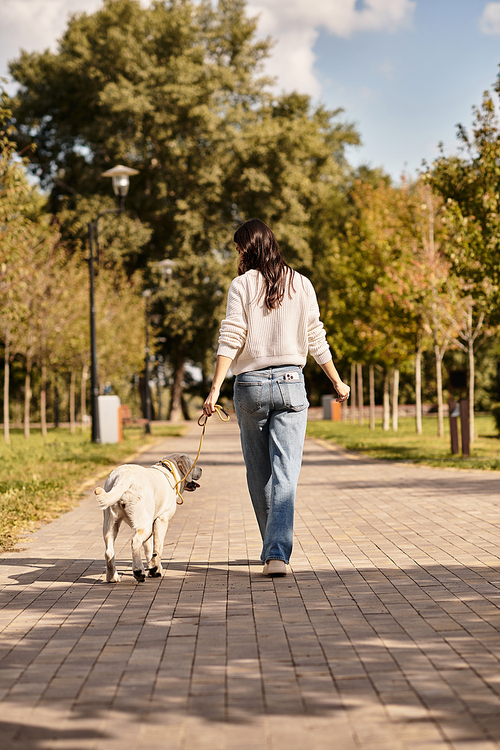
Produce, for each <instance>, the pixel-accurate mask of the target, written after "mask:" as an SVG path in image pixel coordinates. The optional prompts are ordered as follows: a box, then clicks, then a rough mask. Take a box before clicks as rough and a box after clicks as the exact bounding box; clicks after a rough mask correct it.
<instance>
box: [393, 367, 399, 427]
mask: <svg viewBox="0 0 500 750" xmlns="http://www.w3.org/2000/svg"><path fill="white" fill-rule="evenodd" d="M398 416H399V367H395V368H394V380H393V383H392V429H393V430H394V432H397V431H398Z"/></svg>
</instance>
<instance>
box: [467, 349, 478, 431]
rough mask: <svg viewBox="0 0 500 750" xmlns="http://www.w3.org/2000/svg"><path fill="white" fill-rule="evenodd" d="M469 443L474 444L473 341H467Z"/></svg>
mask: <svg viewBox="0 0 500 750" xmlns="http://www.w3.org/2000/svg"><path fill="white" fill-rule="evenodd" d="M468 343H469V351H468V354H469V442H470V444H471V445H472V444H473V443H474V432H475V431H474V380H475V375H476V371H475V366H474V341H473V340H472V339H469V342H468Z"/></svg>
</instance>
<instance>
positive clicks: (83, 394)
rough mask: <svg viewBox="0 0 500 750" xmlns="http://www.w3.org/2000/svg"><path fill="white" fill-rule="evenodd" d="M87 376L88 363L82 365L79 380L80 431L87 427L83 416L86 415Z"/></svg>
mask: <svg viewBox="0 0 500 750" xmlns="http://www.w3.org/2000/svg"><path fill="white" fill-rule="evenodd" d="M88 378H89V368H88V365H84V366H83V367H82V378H81V381H80V419H81V425H82V432H84V431H85V428H86V427H87V422H86V419H85V417H86V416H87V380H88Z"/></svg>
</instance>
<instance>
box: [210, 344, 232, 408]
mask: <svg viewBox="0 0 500 750" xmlns="http://www.w3.org/2000/svg"><path fill="white" fill-rule="evenodd" d="M230 364H231V358H230V357H224V356H223V355H222V354H218V355H217V362H216V364H215V374H214V379H213V380H212V387H211V388H210V393H209V394H208V396H207V397H206V399H205V403H204V404H203V414H206V415H207V417H211V416H212V414H213V413H214V411H215V404H216V403H217V399H218V398H219V394H220V389H221V385H222V383H223V382H224V378H225V377H226V375H227V371H228V370H229V365H230Z"/></svg>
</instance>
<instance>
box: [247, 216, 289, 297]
mask: <svg viewBox="0 0 500 750" xmlns="http://www.w3.org/2000/svg"><path fill="white" fill-rule="evenodd" d="M234 241H235V243H236V244H237V245H238V247H239V249H240V262H239V265H238V275H239V276H241V274H243V273H246V272H247V271H250V270H252V269H256V270H257V271H260V272H261V274H262V276H263V277H264V281H265V283H266V293H265V297H264V303H265V305H266V307H267V308H268V310H273V309H274V308H275V307H279V306H280V305H281V303H282V302H283V297H284V296H285V291H286V288H287V286H288V293H289V294H290V287H292V288H293V284H292V279H293V274H294V272H293V270H292V269H291V268H290V266H289V265H288V264H287V263H285V261H284V260H283V258H282V257H281V251H280V248H279V245H278V243H277V241H276V237H275V236H274V234H273V233H272V231H271V230H270V229H269V227H268V226H267V224H264V222H263V221H261V220H260V219H249V220H248V221H245V223H244V224H242V225H241V227H239V228H238V229H237V230H236V232H235V234H234Z"/></svg>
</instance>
